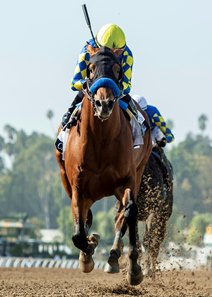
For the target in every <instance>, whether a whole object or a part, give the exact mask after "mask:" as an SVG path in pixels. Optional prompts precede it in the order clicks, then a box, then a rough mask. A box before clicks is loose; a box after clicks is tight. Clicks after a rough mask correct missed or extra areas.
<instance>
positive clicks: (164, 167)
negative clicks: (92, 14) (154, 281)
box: [137, 146, 173, 277]
mask: <svg viewBox="0 0 212 297" xmlns="http://www.w3.org/2000/svg"><path fill="white" fill-rule="evenodd" d="M164 171H165V172H164ZM137 206H138V220H139V221H143V222H145V232H144V236H143V240H142V241H141V242H142V243H143V247H144V250H145V252H144V254H141V257H140V258H141V260H142V263H143V265H144V270H143V273H144V275H148V276H152V277H155V272H156V264H157V257H158V254H159V250H160V246H161V243H162V242H163V240H164V237H165V233H166V225H167V221H168V219H169V218H170V216H171V214H172V206H173V169H172V165H171V163H170V162H169V160H168V159H167V157H166V155H165V153H164V151H163V149H162V148H160V147H159V146H156V147H155V148H153V152H152V154H151V155H150V157H149V160H148V162H147V164H146V167H145V170H144V174H143V178H142V183H141V187H140V190H139V193H138V197H137ZM137 239H138V240H139V233H138V234H137ZM139 244H140V240H139V242H138V246H139Z"/></svg>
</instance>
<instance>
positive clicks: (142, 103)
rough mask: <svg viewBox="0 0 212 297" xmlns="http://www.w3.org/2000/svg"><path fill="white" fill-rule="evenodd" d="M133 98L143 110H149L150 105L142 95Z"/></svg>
mask: <svg viewBox="0 0 212 297" xmlns="http://www.w3.org/2000/svg"><path fill="white" fill-rule="evenodd" d="M132 98H133V99H134V100H135V101H136V102H137V103H138V104H139V105H140V107H141V108H142V109H143V110H145V109H147V105H148V103H147V101H146V99H145V98H144V97H142V96H140V95H133V96H132Z"/></svg>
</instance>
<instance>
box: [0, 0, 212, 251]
mask: <svg viewBox="0 0 212 297" xmlns="http://www.w3.org/2000/svg"><path fill="white" fill-rule="evenodd" d="M83 3H84V2H82V3H81V2H79V1H70V0H69V1H66V0H62V1H56V0H51V1H50V0H45V1H41V0H37V1H27V0H19V1H14V0H8V1H3V0H0V36H1V46H0V84H1V87H0V102H1V108H0V203H1V207H0V218H1V221H0V237H1V241H2V245H1V246H2V254H8V255H9V254H11V255H15V254H17V255H23V256H24V255H30V252H29V250H30V249H29V246H27V247H25V252H23V249H22V248H20V246H18V245H17V244H13V243H17V241H18V242H21V244H22V243H23V242H28V243H29V242H30V241H31V242H34V243H33V244H34V247H35V252H34V254H36V253H38V250H36V247H37V245H38V243H40V242H44V241H45V242H49V243H51V242H53V243H55V242H57V243H60V244H61V245H63V248H62V250H61V251H62V252H61V254H60V255H67V254H69V255H70V254H72V255H73V254H75V252H76V251H74V247H73V246H72V243H71V233H72V220H71V208H70V205H71V203H70V201H69V199H68V198H67V197H66V195H65V193H64V191H63V188H62V186H61V182H60V177H59V170H58V166H57V164H56V161H55V157H54V141H55V138H56V130H57V127H58V125H59V123H60V121H61V118H62V115H63V114H64V113H65V112H66V110H67V109H68V107H69V105H70V103H71V101H72V100H73V98H74V96H75V95H76V94H75V93H74V92H73V91H71V90H70V87H69V82H70V79H71V77H72V75H73V71H74V67H75V64H76V61H77V58H78V54H79V51H80V50H81V48H82V47H83V45H84V44H85V42H86V40H88V39H89V38H90V32H89V29H88V28H87V26H86V22H85V19H84V16H83V12H82V8H81V5H82V4H83ZM86 4H87V8H88V12H89V15H90V19H91V22H92V28H93V31H94V34H95V33H96V32H97V31H98V29H99V28H100V27H101V26H102V25H104V24H107V23H117V24H118V25H120V26H121V27H122V28H123V30H124V31H125V33H126V38H127V43H128V46H129V47H130V48H131V50H132V52H133V54H134V68H133V80H132V85H133V87H132V94H141V95H143V96H144V97H146V98H147V100H148V102H149V103H150V104H153V105H155V106H157V107H158V109H159V110H160V111H161V113H162V115H163V116H164V118H165V119H166V120H167V121H168V122H169V124H170V126H171V128H172V130H173V133H174V134H175V142H174V143H173V144H171V145H169V146H168V147H167V149H166V154H167V156H168V158H169V159H170V161H171V163H172V165H173V167H174V173H175V186H174V212H173V215H172V217H171V219H170V222H169V226H168V235H167V236H168V237H167V240H166V242H165V243H164V244H167V245H168V243H169V242H174V243H175V244H177V245H178V244H179V243H181V242H183V243H186V244H190V245H192V246H193V245H194V246H199V247H203V246H209V245H212V242H211V239H210V238H211V234H212V231H211V228H210V224H212V183H211V175H210V174H211V172H212V146H211V141H212V132H211V131H212V120H211V117H212V114H211V109H212V88H211V81H212V59H211V52H212V34H211V33H212V32H211V28H212V19H211V10H212V2H211V1H210V0H202V1H198V0H187V1H183V0H179V1H168V0H161V1H156V0H150V1H148V2H147V1H131V2H130V3H128V2H126V3H125V2H123V1H111V0H108V1H107V2H104V1H91V0H88V1H86ZM93 211H94V213H95V214H96V215H95V220H94V225H93V230H95V231H97V232H99V233H100V234H101V237H102V239H101V245H100V248H102V249H103V250H104V249H107V248H108V246H109V245H110V244H111V240H112V238H113V217H114V198H113V197H111V198H108V199H104V200H102V201H101V202H100V203H97V204H96V205H95V206H94V207H93ZM45 230H49V231H48V232H47V233H46V231H45ZM50 230H51V231H50ZM206 230H207V231H206ZM50 233H51V236H50V238H49V237H48V236H47V234H50ZM205 238H207V239H206V240H205ZM208 238H209V239H208ZM5 241H8V242H10V245H11V249H7V250H6V249H5ZM50 245H51V244H50ZM3 247H4V248H3ZM27 248H28V252H27ZM44 250H45V249H44V248H43V251H44ZM56 250H57V249H56ZM56 254H57V255H58V253H57V252H55V253H51V255H50V254H49V251H48V249H47V250H46V256H52V255H56Z"/></svg>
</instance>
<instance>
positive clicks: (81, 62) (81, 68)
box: [70, 50, 90, 91]
mask: <svg viewBox="0 0 212 297" xmlns="http://www.w3.org/2000/svg"><path fill="white" fill-rule="evenodd" d="M89 59H90V55H89V53H88V52H85V51H84V52H83V50H82V52H81V53H80V55H79V58H78V61H77V65H76V67H75V70H74V75H73V78H72V80H71V82H70V86H71V89H72V90H73V91H79V90H81V89H82V86H83V83H84V82H85V78H86V69H87V65H88V62H89Z"/></svg>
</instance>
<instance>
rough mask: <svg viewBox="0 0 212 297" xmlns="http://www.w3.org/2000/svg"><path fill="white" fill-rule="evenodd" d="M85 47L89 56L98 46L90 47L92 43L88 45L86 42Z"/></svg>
mask: <svg viewBox="0 0 212 297" xmlns="http://www.w3.org/2000/svg"><path fill="white" fill-rule="evenodd" d="M86 48H87V52H88V53H89V54H90V56H93V55H94V54H95V53H96V52H97V51H98V48H95V47H92V45H90V44H89V43H88V42H87V44H86Z"/></svg>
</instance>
